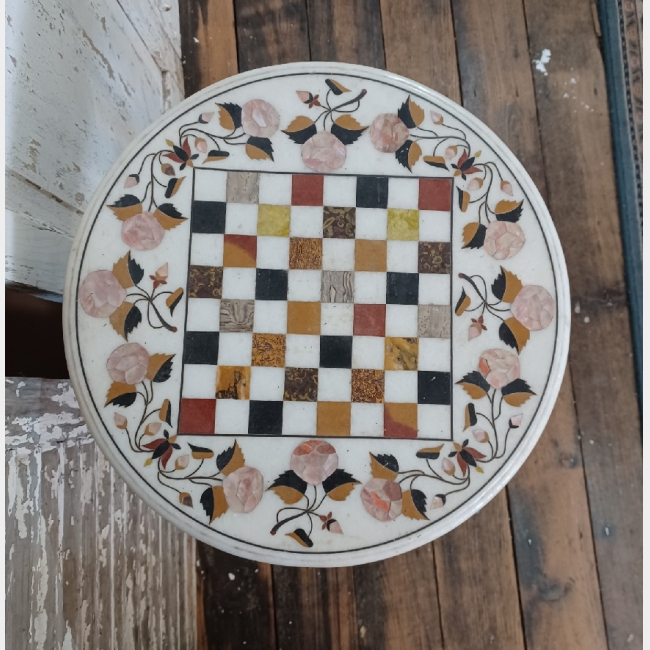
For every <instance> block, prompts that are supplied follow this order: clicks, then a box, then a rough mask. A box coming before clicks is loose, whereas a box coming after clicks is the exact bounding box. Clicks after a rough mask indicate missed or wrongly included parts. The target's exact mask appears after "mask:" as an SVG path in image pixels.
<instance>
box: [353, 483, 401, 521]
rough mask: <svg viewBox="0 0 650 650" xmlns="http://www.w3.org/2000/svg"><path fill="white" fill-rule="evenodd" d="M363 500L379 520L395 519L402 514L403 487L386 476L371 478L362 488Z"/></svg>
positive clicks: (366, 507)
mask: <svg viewBox="0 0 650 650" xmlns="http://www.w3.org/2000/svg"><path fill="white" fill-rule="evenodd" d="M361 502H362V503H363V507H364V508H365V509H366V511H367V512H368V514H369V515H371V516H372V517H374V518H375V519H378V520H379V521H393V520H394V519H397V517H399V516H400V515H401V514H402V488H401V487H400V486H399V484H398V483H396V482H395V481H389V480H388V479H385V478H373V479H370V480H369V481H368V482H367V483H366V484H365V485H364V486H363V490H361Z"/></svg>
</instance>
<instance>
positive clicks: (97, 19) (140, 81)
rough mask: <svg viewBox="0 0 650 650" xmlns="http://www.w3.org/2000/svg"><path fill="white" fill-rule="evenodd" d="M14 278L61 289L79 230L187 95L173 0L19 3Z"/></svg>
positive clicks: (14, 34) (11, 78)
mask: <svg viewBox="0 0 650 650" xmlns="http://www.w3.org/2000/svg"><path fill="white" fill-rule="evenodd" d="M5 11H6V45H5V47H6V57H5V78H6V134H7V135H6V143H5V149H6V169H7V176H6V182H7V203H6V209H7V235H8V237H7V243H6V248H5V270H6V274H7V275H6V277H7V281H9V282H12V283H19V284H22V285H27V286H28V287H31V288H34V289H38V290H42V291H49V292H54V293H61V291H62V289H63V278H64V275H65V264H66V260H67V253H68V252H69V249H70V245H71V239H72V236H73V235H74V232H75V231H76V227H77V224H78V223H79V219H80V215H81V214H82V213H83V211H84V209H85V208H86V205H87V203H88V201H89V199H90V197H91V196H92V194H93V192H94V191H95V188H96V187H97V186H98V185H99V183H100V181H101V179H102V178H103V176H104V174H105V173H106V172H107V171H108V169H109V168H110V166H111V165H112V164H113V162H114V161H115V160H116V159H117V157H118V156H119V155H120V153H121V152H122V151H123V149H124V148H125V147H126V146H127V144H128V143H129V142H131V140H132V139H133V138H134V137H135V136H136V135H137V134H138V133H139V132H140V131H142V130H143V129H145V128H146V127H147V126H148V125H149V124H150V123H151V122H152V121H154V120H155V119H156V118H157V117H159V116H160V115H161V114H162V113H163V112H164V111H165V110H167V109H169V108H171V107H172V106H174V105H175V104H177V103H178V102H179V101H180V100H181V99H182V98H183V75H182V64H181V58H180V36H179V27H178V4H177V2H174V1H173V0H85V1H84V2H78V1H76V0H51V1H50V2H47V3H42V2H40V1H39V0H9V1H8V3H7V6H6V10H5Z"/></svg>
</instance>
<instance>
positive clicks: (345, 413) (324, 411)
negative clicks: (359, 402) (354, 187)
mask: <svg viewBox="0 0 650 650" xmlns="http://www.w3.org/2000/svg"><path fill="white" fill-rule="evenodd" d="M351 413H352V404H351V402H318V406H317V414H316V433H317V435H319V436H349V435H350V416H351Z"/></svg>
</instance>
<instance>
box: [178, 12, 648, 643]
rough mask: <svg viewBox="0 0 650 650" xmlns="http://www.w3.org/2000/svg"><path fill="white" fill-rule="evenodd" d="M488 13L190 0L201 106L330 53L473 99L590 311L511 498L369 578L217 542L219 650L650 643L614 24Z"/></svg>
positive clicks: (190, 63)
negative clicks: (530, 183)
mask: <svg viewBox="0 0 650 650" xmlns="http://www.w3.org/2000/svg"><path fill="white" fill-rule="evenodd" d="M486 7H487V5H486V3H484V2H481V0H400V1H399V2H395V1H393V0H327V1H325V0H188V1H187V2H182V3H180V8H181V29H182V41H183V43H182V45H183V59H184V64H185V88H186V92H187V94H188V95H190V94H192V93H194V92H196V91H197V90H200V89H201V88H203V87H205V86H207V85H209V84H211V83H214V82H216V81H219V80H220V79H222V78H224V77H227V76H230V75H232V74H235V73H237V72H238V71H245V70H250V69H252V68H257V67H261V66H266V65H272V64H278V63H287V62H290V61H306V60H310V59H311V60H333V61H345V62H349V63H361V64H365V65H371V66H374V67H377V68H385V69H387V70H390V71H392V72H396V73H399V74H403V75H405V76H407V77H410V78H413V79H415V80H416V81H420V82H422V83H424V84H426V85H428V86H430V87H432V88H434V89H436V90H438V91H439V92H442V93H443V94H445V95H447V96H448V97H450V98H451V99H453V100H455V101H457V102H460V103H462V104H464V105H465V106H466V107H467V108H468V109H469V110H470V111H471V112H472V113H474V114H475V115H477V116H478V117H479V118H480V119H482V120H483V121H484V122H485V123H486V124H487V125H488V126H490V127H491V128H492V129H493V130H494V131H495V132H496V133H497V134H498V135H499V136H500V137H501V138H502V139H503V140H504V141H505V142H506V144H508V146H509V147H510V148H511V149H512V150H513V151H514V153H515V154H516V155H517V156H518V157H519V158H520V160H521V161H522V162H523V163H524V165H525V167H526V168H527V170H528V172H529V173H530V174H531V176H532V178H533V180H534V181H535V183H536V184H537V186H538V188H539V189H540V191H541V193H542V195H543V196H544V197H545V199H546V200H547V203H548V205H549V208H550V211H551V214H552V215H553V218H554V220H555V224H556V227H557V229H558V232H559V234H560V238H561V240H562V244H563V246H564V250H565V252H566V254H567V263H568V269H569V276H570V277H569V281H570V284H571V289H572V304H573V306H574V311H575V314H574V321H573V330H572V340H571V350H570V354H569V366H568V369H567V373H566V376H565V378H564V383H563V386H562V391H561V393H560V397H559V399H558V403H557V406H556V408H555V411H554V413H553V416H552V418H551V420H550V422H549V425H548V427H547V430H546V432H545V433H544V435H543V436H542V438H541V440H540V442H539V444H538V445H537V448H536V449H535V451H534V452H533V454H532V455H531V457H530V458H529V460H528V461H527V462H526V464H525V465H524V467H523V468H522V469H521V470H520V472H519V473H518V474H517V476H516V477H515V479H514V480H513V481H512V482H511V483H510V485H509V486H508V488H507V490H505V491H503V492H502V493H501V495H499V497H497V498H496V499H494V500H493V501H492V502H491V503H490V504H489V505H488V506H486V507H485V508H484V509H483V510H482V511H481V512H480V513H479V514H478V515H476V516H475V517H473V518H472V519H470V520H469V521H467V522H466V523H465V524H463V525H462V526H460V527H459V528H457V529H456V530H454V531H453V532H451V533H450V534H448V535H446V536H445V537H443V538H442V539H439V540H437V541H436V542H435V543H433V544H430V545H427V546H424V547H422V548H420V549H417V550H415V551H413V552H411V553H408V554H405V555H401V556H399V557H396V558H393V559H391V560H388V561H385V562H379V563H375V564H369V565H364V566H360V567H355V568H346V569H330V570H324V569H323V570H316V569H290V568H284V567H270V566H269V565H263V564H256V563H254V562H249V561H246V560H241V559H238V558H235V557H232V556H230V555H227V554H224V553H221V552H219V551H216V550H214V549H212V548H210V547H207V546H204V545H200V548H199V553H198V555H199V558H200V562H199V578H200V579H199V584H200V588H199V599H200V602H201V603H202V606H201V607H200V608H199V621H198V626H199V638H200V640H201V643H202V647H204V648H219V649H223V650H226V649H228V648H242V647H245V648H249V649H255V648H259V649H267V648H271V649H273V648H275V649H277V650H291V649H294V648H295V649H299V650H301V649H303V648H310V649H315V650H320V649H323V650H330V649H334V648H343V649H354V650H357V649H368V650H381V649H383V648H385V649H388V650H393V649H401V648H403V649H405V650H411V649H415V648H426V649H429V648H446V649H459V650H474V649H475V648H476V649H479V648H481V649H482V648H488V647H494V648H500V649H502V648H503V649H505V650H510V649H517V648H542V649H544V650H545V649H547V648H562V649H564V648H570V649H574V648H580V649H581V648H587V649H589V650H592V649H602V648H615V649H618V648H641V643H642V614H641V602H642V599H641V572H640V566H641V540H642V537H641V438H640V416H639V412H638V406H637V399H636V394H635V377H634V365H633V358H632V346H631V339H630V334H629V332H630V321H629V309H628V304H627V297H626V287H625V279H624V264H623V262H624V260H623V250H622V245H621V235H620V223H619V216H618V208H617V201H616V185H615V174H614V162H613V156H612V146H611V133H610V123H609V114H608V98H607V89H606V83H605V77H604V70H603V61H602V56H601V52H600V42H599V36H600V31H599V26H598V23H597V18H596V16H597V13H596V11H595V8H594V3H593V2H592V0H574V1H573V2H566V0H492V1H491V2H490V3H489V11H486V10H485V9H486ZM628 19H629V17H628ZM545 49H548V50H550V51H551V59H550V61H549V63H548V64H547V65H546V72H544V71H541V70H538V69H537V67H536V65H535V59H538V58H539V56H540V54H541V52H542V50H545ZM232 576H234V579H233V578H232Z"/></svg>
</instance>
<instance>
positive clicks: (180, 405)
mask: <svg viewBox="0 0 650 650" xmlns="http://www.w3.org/2000/svg"><path fill="white" fill-rule="evenodd" d="M197 171H210V172H221V173H225V174H228V173H230V172H233V173H247V174H248V173H250V174H279V175H289V176H323V177H325V176H333V177H336V176H339V177H341V176H344V177H354V178H358V177H360V176H361V177H368V178H389V179H390V178H399V179H404V178H406V179H413V180H419V179H425V180H436V179H439V180H445V181H451V202H450V208H449V242H450V243H451V247H450V252H451V260H450V264H451V269H450V272H449V309H450V311H452V310H453V297H454V289H453V275H454V273H453V272H454V246H453V243H454V210H455V203H454V190H455V189H456V179H455V178H454V176H422V175H415V174H412V175H410V176H406V175H398V174H353V173H348V172H341V173H336V172H323V173H315V172H298V171H276V170H268V171H267V170H263V171H261V170H251V169H224V168H220V167H204V166H198V165H197V166H194V167H193V168H192V194H191V200H190V201H191V203H190V204H191V205H192V206H193V205H194V194H195V186H196V172H197ZM226 203H228V201H227V200H226ZM258 205H259V200H258ZM337 207H338V206H337ZM343 207H347V206H343ZM386 209H387V210H388V209H389V207H388V206H387V207H386ZM193 217H194V211H193V207H192V208H191V210H190V217H189V221H190V228H189V237H188V256H187V275H186V280H185V290H186V291H185V294H186V296H187V299H186V300H185V316H184V319H183V347H182V352H181V360H182V361H181V379H180V389H179V397H178V409H177V412H178V415H177V418H176V432H177V435H178V436H179V437H183V438H186V437H197V438H213V437H217V438H226V437H232V436H233V435H236V436H242V437H247V438H260V439H269V440H270V439H282V438H298V439H302V440H308V439H310V438H314V437H316V438H318V439H321V438H322V439H323V440H329V439H332V440H338V439H345V440H394V441H400V440H404V441H413V440H422V441H428V442H450V441H453V439H454V381H453V377H454V372H453V371H454V345H453V340H454V319H453V317H452V316H453V314H450V319H449V366H450V367H449V378H450V395H449V436H447V437H444V438H443V437H420V436H415V437H414V438H399V437H390V436H355V435H351V434H347V435H345V434H343V435H340V436H332V435H330V436H319V435H318V433H314V434H313V435H311V434H305V435H297V434H285V433H281V434H278V435H269V434H259V433H248V432H246V433H240V434H232V433H217V432H214V433H182V432H181V431H180V422H181V410H182V408H183V382H184V380H185V362H184V361H183V360H184V359H185V334H186V333H187V315H188V312H189V301H190V298H189V292H188V291H187V288H188V284H187V283H188V282H189V277H190V267H191V265H192V237H193V232H192V228H191V220H192V219H193ZM321 239H322V238H321ZM355 241H356V238H355ZM256 268H257V267H256ZM418 275H420V274H419V273H418ZM352 304H355V303H352ZM384 338H386V337H384ZM418 338H420V337H418ZM218 367H219V364H218V363H217V365H216V368H218ZM416 372H417V371H416ZM215 381H216V380H215ZM215 391H216V385H215ZM215 399H217V398H216V394H215ZM247 401H249V402H250V401H251V400H247ZM279 401H280V400H279ZM281 401H282V402H283V403H284V401H285V400H281ZM310 403H311V404H318V403H319V400H318V399H317V400H316V401H315V402H310ZM353 403H356V402H352V400H350V404H353ZM408 403H409V404H416V405H418V402H408ZM382 404H385V402H383V401H382ZM215 408H216V405H215Z"/></svg>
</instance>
